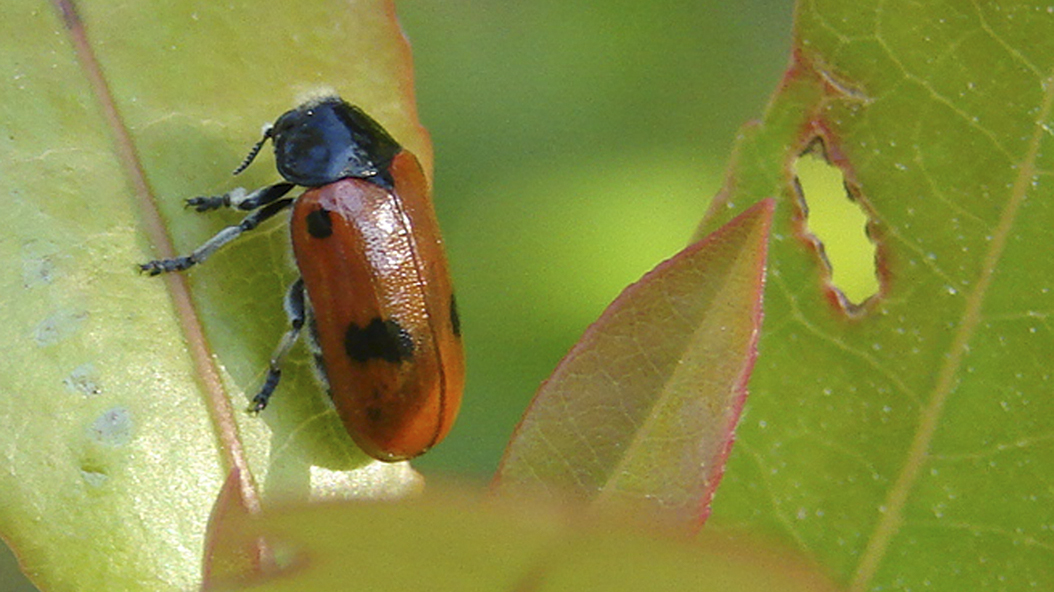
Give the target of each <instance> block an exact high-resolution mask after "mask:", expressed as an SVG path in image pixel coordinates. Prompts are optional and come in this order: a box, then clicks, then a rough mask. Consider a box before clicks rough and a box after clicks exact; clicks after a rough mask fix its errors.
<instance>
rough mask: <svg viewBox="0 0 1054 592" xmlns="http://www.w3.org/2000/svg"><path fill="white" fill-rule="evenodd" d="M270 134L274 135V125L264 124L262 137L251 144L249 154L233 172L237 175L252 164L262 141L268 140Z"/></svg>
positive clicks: (262, 143)
mask: <svg viewBox="0 0 1054 592" xmlns="http://www.w3.org/2000/svg"><path fill="white" fill-rule="evenodd" d="M272 136H274V126H273V125H271V124H267V125H265V126H264V129H263V137H262V138H260V141H259V142H257V143H255V144H253V147H252V150H249V155H248V156H246V157H245V160H243V161H242V163H241V164H240V165H238V168H236V169H234V173H233V174H235V175H237V174H238V173H240V172H242V171H244V170H245V169H247V168H248V167H249V165H250V164H252V162H253V159H254V158H256V155H257V154H259V153H260V149H261V148H263V145H264V142H266V141H267V140H270V139H271V137H272Z"/></svg>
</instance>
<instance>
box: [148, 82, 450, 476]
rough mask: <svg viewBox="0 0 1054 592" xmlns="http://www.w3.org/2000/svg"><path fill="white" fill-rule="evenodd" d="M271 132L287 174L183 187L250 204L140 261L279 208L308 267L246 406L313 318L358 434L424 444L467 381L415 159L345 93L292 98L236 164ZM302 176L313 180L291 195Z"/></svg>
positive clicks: (326, 379)
mask: <svg viewBox="0 0 1054 592" xmlns="http://www.w3.org/2000/svg"><path fill="white" fill-rule="evenodd" d="M268 140H270V141H271V142H272V144H273V146H274V153H275V164H276V166H277V169H278V172H279V174H280V175H281V176H282V178H283V179H284V181H283V182H280V183H276V184H274V185H270V186H267V187H263V188H261V189H258V190H256V191H252V192H245V190H242V189H236V190H234V191H231V192H228V193H226V194H223V195H219V196H211V197H195V198H191V199H188V200H186V203H187V205H188V206H190V207H193V208H194V209H195V210H197V211H198V212H208V211H211V210H217V209H220V208H233V209H237V210H242V211H247V212H250V213H249V214H248V215H246V216H245V218H243V219H242V221H241V222H240V223H239V224H236V225H233V226H228V227H226V228H224V229H223V230H220V231H219V232H218V233H217V234H216V235H214V236H213V237H212V238H210V239H209V240H208V241H206V242H205V243H204V244H202V245H201V246H200V247H198V248H197V249H195V250H194V251H193V252H191V253H190V254H189V255H186V256H182V257H176V258H173V259H159V260H154V261H150V262H148V263H145V264H142V265H140V266H139V267H140V270H141V271H142V272H145V273H147V274H149V275H158V274H161V273H169V272H178V271H183V270H186V269H189V268H190V267H192V266H194V265H196V264H198V263H202V262H204V261H205V260H206V259H207V258H208V257H209V256H210V255H212V254H213V253H215V252H216V251H217V250H218V249H220V248H221V247H223V246H224V245H226V244H228V243H230V242H231V241H233V240H235V239H237V238H238V237H239V236H241V235H242V234H244V233H246V232H248V231H250V230H252V229H254V228H256V227H257V226H258V225H259V224H260V223H262V222H263V221H265V220H267V219H269V218H271V217H273V216H275V215H277V214H278V213H279V212H282V211H284V210H286V209H287V208H292V214H291V216H290V235H291V238H292V246H293V255H294V259H295V261H296V265H297V268H298V270H299V272H300V277H299V278H298V279H297V280H296V281H294V282H293V284H292V285H291V286H290V288H289V290H288V292H287V293H286V296H285V301H284V308H285V311H286V314H287V316H288V319H289V328H288V330H287V331H286V333H285V334H284V335H283V336H282V339H281V341H280V342H279V344H278V347H277V348H276V349H275V351H274V354H273V355H272V356H271V362H270V368H269V370H268V373H267V376H266V378H265V379H264V382H263V385H262V386H261V388H260V390H259V392H257V393H256V396H254V397H253V400H252V403H251V405H250V406H249V411H250V412H253V413H258V412H260V411H262V410H263V409H264V408H265V407H267V403H268V401H269V400H270V398H271V395H272V394H273V393H274V392H275V390H276V388H277V387H278V384H279V380H280V378H281V375H282V361H283V360H284V358H285V357H286V355H287V354H288V352H289V351H290V349H291V348H292V347H293V345H294V344H295V343H296V341H297V340H298V337H299V336H300V334H301V331H302V329H303V328H304V327H305V325H306V327H307V328H308V331H307V333H308V336H309V338H310V339H309V341H310V345H311V350H312V353H313V357H314V360H315V367H316V370H317V375H318V376H319V378H320V379H321V380H322V381H323V383H324V384H325V385H326V386H327V388H328V391H329V395H330V398H331V399H332V401H333V404H334V406H335V407H336V411H337V414H338V415H339V416H340V419H341V421H342V422H343V424H344V427H345V428H346V429H347V431H348V434H349V435H350V436H351V437H352V439H353V440H354V441H355V443H356V444H357V445H358V446H359V447H360V448H361V449H362V450H363V451H364V452H366V453H367V454H369V455H370V456H372V457H373V458H376V459H378V460H381V461H386V462H395V461H400V460H406V459H410V458H413V457H415V456H418V455H420V454H422V453H424V452H425V451H427V450H428V449H430V448H431V447H432V446H434V445H435V444H437V443H438V442H439V441H440V440H442V439H443V437H444V436H446V434H447V432H449V431H450V428H451V426H452V425H453V422H454V419H455V417H456V416H457V412H458V408H459V407H460V404H461V394H462V389H463V387H464V372H465V369H464V353H463V349H462V344H461V326H460V321H459V318H458V312H457V304H456V302H455V299H454V293H453V289H452V287H451V283H450V274H449V272H448V267H447V260H446V255H445V254H444V251H443V242H442V238H441V237H440V233H439V225H438V222H437V221H436V216H435V211H434V210H433V207H432V200H431V187H430V186H429V183H428V180H427V179H426V178H425V175H424V171H423V170H422V168H421V164H420V162H418V160H417V158H416V157H415V156H414V155H413V154H412V153H411V152H409V151H407V150H405V149H404V148H403V147H402V146H400V145H399V143H398V142H396V141H395V139H393V138H392V136H391V135H389V134H388V132H387V131H385V129H384V128H383V127H382V126H381V125H380V124H379V123H377V122H376V121H375V120H373V119H372V118H371V117H370V116H369V115H367V114H366V113H365V112H364V111H362V110H361V109H359V108H358V107H355V106H352V105H350V104H348V103H347V102H345V101H344V100H343V99H341V98H340V97H339V96H337V95H324V96H320V97H317V98H315V99H312V100H309V101H307V102H305V103H302V104H300V105H299V106H297V107H296V108H294V109H291V110H290V111H287V112H286V113H284V114H283V115H282V116H281V117H279V118H278V119H277V120H276V121H275V122H274V123H273V124H272V125H269V126H265V128H264V131H263V137H262V138H261V139H260V140H259V141H258V142H257V143H256V144H255V145H254V146H253V147H252V149H251V150H250V151H249V154H248V156H246V158H245V160H244V161H243V162H242V163H241V165H240V166H239V167H238V168H237V169H235V171H234V174H235V175H237V174H239V173H241V172H242V171H244V170H245V169H246V168H247V167H248V166H249V165H250V164H251V163H252V162H253V160H254V159H255V158H256V155H257V154H258V153H259V152H260V150H261V149H262V147H263V145H264V144H265V143H266V142H267V141H268ZM296 186H301V187H305V188H307V189H306V191H304V192H303V193H302V194H301V195H299V196H298V197H295V198H293V197H286V195H287V194H288V193H289V192H290V191H292V189H293V188H294V187H296Z"/></svg>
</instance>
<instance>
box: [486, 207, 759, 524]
mask: <svg viewBox="0 0 1054 592" xmlns="http://www.w3.org/2000/svg"><path fill="white" fill-rule="evenodd" d="M771 213H772V202H771V200H766V201H764V202H762V203H761V204H758V205H757V206H755V207H753V208H751V209H750V210H748V211H747V212H745V213H744V214H742V215H741V216H740V217H738V218H736V219H735V220H733V221H732V222H730V223H728V224H727V225H726V226H725V227H723V228H721V229H720V230H718V231H717V232H715V233H713V234H712V235H710V236H708V237H707V238H705V239H703V240H702V241H700V242H698V243H696V244H694V245H692V246H690V247H688V248H687V249H685V250H684V251H682V252H681V253H679V254H678V255H676V256H675V257H673V258H672V259H670V260H669V261H667V262H665V263H662V264H661V265H659V266H658V267H657V268H655V269H654V270H653V271H651V272H650V273H648V274H647V275H645V276H644V278H642V279H641V280H640V281H639V282H638V283H636V284H634V285H632V286H630V287H629V288H627V289H626V291H625V292H623V293H622V295H621V296H619V297H618V298H617V299H616V300H615V302H613V303H612V304H611V306H610V307H609V308H608V309H607V310H606V311H605V312H604V314H603V315H602V316H601V317H600V319H599V320H598V321H597V322H596V323H594V324H593V326H592V327H590V328H589V330H588V331H586V334H585V336H584V337H583V338H582V340H581V341H580V342H579V343H578V344H577V345H576V346H575V347H574V349H572V350H571V352H570V353H569V354H568V355H567V357H566V358H565V359H564V361H563V362H561V364H560V365H559V366H558V367H557V369H556V371H555V372H554V373H553V376H552V377H551V378H550V379H549V380H548V382H546V384H545V385H544V386H543V387H542V388H541V390H539V392H538V395H537V396H536V397H535V400H534V402H533V403H532V405H531V408H530V409H529V410H528V412H527V414H526V416H525V417H524V419H523V421H522V423H521V424H520V427H519V428H518V430H517V432H516V435H515V436H514V437H513V440H512V442H511V443H510V444H509V447H508V449H507V451H506V454H505V459H504V462H503V463H502V466H501V468H500V469H499V471H498V474H497V477H496V482H495V491H496V492H497V493H498V494H499V495H503V496H509V495H512V496H519V495H524V494H528V495H530V494H541V493H544V494H548V495H551V496H553V497H555V498H557V499H561V498H570V499H577V500H585V501H589V502H592V503H594V504H595V505H596V506H598V507H601V508H605V509H611V508H617V509H624V510H627V511H630V512H632V513H635V514H638V515H639V514H641V513H643V514H645V515H648V516H649V517H651V518H653V519H656V520H659V521H661V522H663V523H665V524H667V525H671V526H676V527H681V528H685V527H689V526H688V525H692V526H694V525H698V524H701V523H702V520H703V519H704V518H705V516H706V511H707V508H708V503H709V500H710V496H711V495H712V493H713V489H714V487H715V486H716V485H717V482H718V480H719V478H720V476H721V471H722V469H723V466H724V459H725V455H726V454H727V451H728V449H729V447H730V446H731V439H732V430H733V428H734V426H735V423H736V421H737V420H738V419H739V412H740V409H741V408H742V405H743V400H744V398H745V396H746V388H745V387H746V380H747V378H748V377H749V374H750V369H751V367H752V366H753V363H754V355H755V348H754V346H755V340H756V338H757V331H758V327H759V324H760V322H761V288H762V284H763V271H764V264H765V249H766V244H767V239H768V229H769V220H770V218H771ZM689 528H690V527H689Z"/></svg>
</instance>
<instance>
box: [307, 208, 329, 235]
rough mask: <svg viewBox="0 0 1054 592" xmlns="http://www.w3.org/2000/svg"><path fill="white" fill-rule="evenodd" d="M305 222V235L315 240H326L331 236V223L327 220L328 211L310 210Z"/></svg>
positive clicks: (320, 209) (321, 209) (322, 209)
mask: <svg viewBox="0 0 1054 592" xmlns="http://www.w3.org/2000/svg"><path fill="white" fill-rule="evenodd" d="M306 221H307V233H308V234H310V235H311V236H313V237H315V238H327V237H328V236H330V235H331V234H333V222H332V221H331V220H330V219H329V210H327V209H325V208H319V209H317V210H311V212H309V213H308V215H307V218H306Z"/></svg>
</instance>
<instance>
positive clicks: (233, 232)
mask: <svg viewBox="0 0 1054 592" xmlns="http://www.w3.org/2000/svg"><path fill="white" fill-rule="evenodd" d="M293 201H294V200H293V198H291V197H288V198H285V199H280V200H278V201H274V202H271V203H269V204H267V205H266V206H264V207H262V208H260V209H259V210H256V211H255V212H253V213H251V214H249V215H248V216H246V217H244V218H242V221H241V222H240V223H238V224H235V225H234V226H228V227H226V228H224V229H223V230H221V231H219V232H217V233H216V234H215V235H213V237H212V238H210V239H209V240H207V241H205V244H203V245H201V246H200V247H198V248H197V249H194V252H193V253H191V254H190V255H186V256H183V257H175V258H173V259H156V260H154V261H151V262H149V263H143V264H141V265H140V266H139V270H140V271H143V272H146V273H148V274H150V275H157V274H159V273H168V272H172V271H183V270H184V269H187V268H189V267H192V266H194V265H196V264H198V263H201V262H202V261H204V260H205V259H207V258H208V257H209V255H212V254H213V253H215V252H216V250H217V249H219V248H220V247H222V246H223V245H225V244H227V243H229V242H231V241H232V240H234V239H236V238H238V237H239V236H241V235H242V233H244V232H248V231H250V230H252V229H253V228H256V227H257V226H259V225H260V223H261V222H263V221H265V220H267V219H268V218H271V217H272V216H274V215H275V214H277V213H278V212H281V211H282V210H284V209H286V208H288V207H289V206H290V205H292V204H293Z"/></svg>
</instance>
